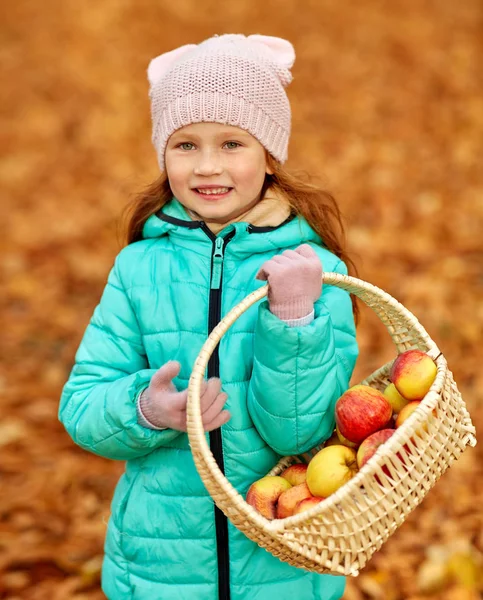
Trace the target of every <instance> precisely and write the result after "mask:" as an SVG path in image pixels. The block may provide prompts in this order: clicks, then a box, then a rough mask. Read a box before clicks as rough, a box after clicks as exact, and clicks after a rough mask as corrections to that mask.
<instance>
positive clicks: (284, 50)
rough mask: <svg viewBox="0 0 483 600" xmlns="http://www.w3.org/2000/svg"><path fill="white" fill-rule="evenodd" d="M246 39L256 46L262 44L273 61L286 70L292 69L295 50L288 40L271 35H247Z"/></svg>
mask: <svg viewBox="0 0 483 600" xmlns="http://www.w3.org/2000/svg"><path fill="white" fill-rule="evenodd" d="M248 39H249V40H251V41H253V42H256V43H258V44H263V45H264V46H265V47H266V48H268V49H269V50H270V53H271V54H272V56H273V58H274V61H275V62H276V63H277V64H278V65H280V66H282V67H284V68H286V69H290V68H292V66H293V64H294V62H295V49H294V47H293V46H292V44H291V43H290V42H289V41H288V40H284V39H283V38H280V37H275V36H272V35H259V34H253V35H249V36H248Z"/></svg>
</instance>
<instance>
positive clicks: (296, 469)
mask: <svg viewBox="0 0 483 600" xmlns="http://www.w3.org/2000/svg"><path fill="white" fill-rule="evenodd" d="M280 477H283V478H284V479H286V480H287V481H288V482H289V483H291V484H292V485H300V484H301V483H305V479H306V477H307V465H306V464H305V463H295V464H294V465H290V467H287V468H286V469H285V470H284V471H282V472H281V473H280Z"/></svg>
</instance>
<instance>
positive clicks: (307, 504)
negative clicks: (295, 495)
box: [293, 496, 325, 515]
mask: <svg viewBox="0 0 483 600" xmlns="http://www.w3.org/2000/svg"><path fill="white" fill-rule="evenodd" d="M322 500H325V498H318V497H317V496H311V497H310V498H305V499H304V500H301V501H300V502H299V503H298V504H297V505H296V506H295V508H294V511H293V514H294V515H298V514H299V513H301V512H303V511H304V510H308V509H309V508H312V507H313V506H316V505H317V504H320V503H321V502H322Z"/></svg>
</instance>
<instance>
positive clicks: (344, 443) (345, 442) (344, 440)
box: [335, 427, 359, 450]
mask: <svg viewBox="0 0 483 600" xmlns="http://www.w3.org/2000/svg"><path fill="white" fill-rule="evenodd" d="M335 433H336V435H337V439H338V440H339V442H338V443H339V444H342V446H347V447H348V448H354V450H355V449H356V448H357V446H358V445H359V444H355V443H354V442H350V441H349V440H348V439H347V438H345V437H344V436H343V435H342V433H341V432H340V431H339V428H338V427H336V428H335Z"/></svg>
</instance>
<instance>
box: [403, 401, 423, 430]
mask: <svg viewBox="0 0 483 600" xmlns="http://www.w3.org/2000/svg"><path fill="white" fill-rule="evenodd" d="M420 404H421V401H420V400H413V402H410V403H409V404H407V405H406V406H405V407H404V408H403V409H402V410H401V412H400V413H399V414H398V416H397V419H396V428H397V427H401V425H402V424H403V423H404V421H405V420H406V419H407V418H408V417H409V415H411V414H412V413H413V412H414V411H415V410H416V409H417V408H418V406H419V405H420ZM425 430H426V431H427V427H426V429H425Z"/></svg>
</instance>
